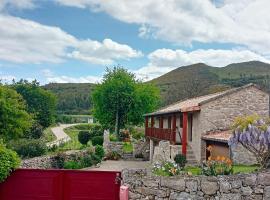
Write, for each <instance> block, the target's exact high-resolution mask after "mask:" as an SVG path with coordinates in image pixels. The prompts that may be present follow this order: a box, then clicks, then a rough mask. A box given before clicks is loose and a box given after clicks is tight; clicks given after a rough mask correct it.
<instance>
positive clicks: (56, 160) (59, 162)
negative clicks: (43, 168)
mask: <svg viewBox="0 0 270 200" xmlns="http://www.w3.org/2000/svg"><path fill="white" fill-rule="evenodd" d="M65 159H66V154H64V153H57V154H56V156H54V157H53V159H52V167H53V168H56V169H63V168H64V164H65Z"/></svg>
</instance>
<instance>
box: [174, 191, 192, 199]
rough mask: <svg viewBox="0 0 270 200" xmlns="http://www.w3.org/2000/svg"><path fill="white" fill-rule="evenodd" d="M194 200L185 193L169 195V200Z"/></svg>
mask: <svg viewBox="0 0 270 200" xmlns="http://www.w3.org/2000/svg"><path fill="white" fill-rule="evenodd" d="M192 199H194V198H193V197H192V196H191V195H190V194H188V193H186V192H181V193H176V192H174V193H171V195H170V200H192Z"/></svg>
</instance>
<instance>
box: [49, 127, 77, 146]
mask: <svg viewBox="0 0 270 200" xmlns="http://www.w3.org/2000/svg"><path fill="white" fill-rule="evenodd" d="M74 125H76V124H61V125H60V126H57V127H53V128H52V132H53V134H54V135H55V137H56V140H54V141H53V142H49V143H47V146H48V147H52V146H54V145H56V146H59V145H60V144H61V143H65V142H68V141H69V140H71V138H70V137H69V136H68V135H67V134H66V133H65V132H64V129H65V128H67V127H70V126H74Z"/></svg>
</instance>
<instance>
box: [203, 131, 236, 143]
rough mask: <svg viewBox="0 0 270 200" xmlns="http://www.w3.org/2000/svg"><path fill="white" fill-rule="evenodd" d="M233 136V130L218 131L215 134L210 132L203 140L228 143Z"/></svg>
mask: <svg viewBox="0 0 270 200" xmlns="http://www.w3.org/2000/svg"><path fill="white" fill-rule="evenodd" d="M231 136H232V131H231V130H225V131H220V130H217V131H213V132H208V133H207V134H206V135H203V136H202V139H204V140H210V141H216V142H224V143H227V142H228V141H229V139H230V137H231Z"/></svg>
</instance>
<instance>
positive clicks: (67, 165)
mask: <svg viewBox="0 0 270 200" xmlns="http://www.w3.org/2000/svg"><path fill="white" fill-rule="evenodd" d="M81 168H82V167H81V164H80V163H79V162H76V161H67V162H65V163H64V169H81Z"/></svg>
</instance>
